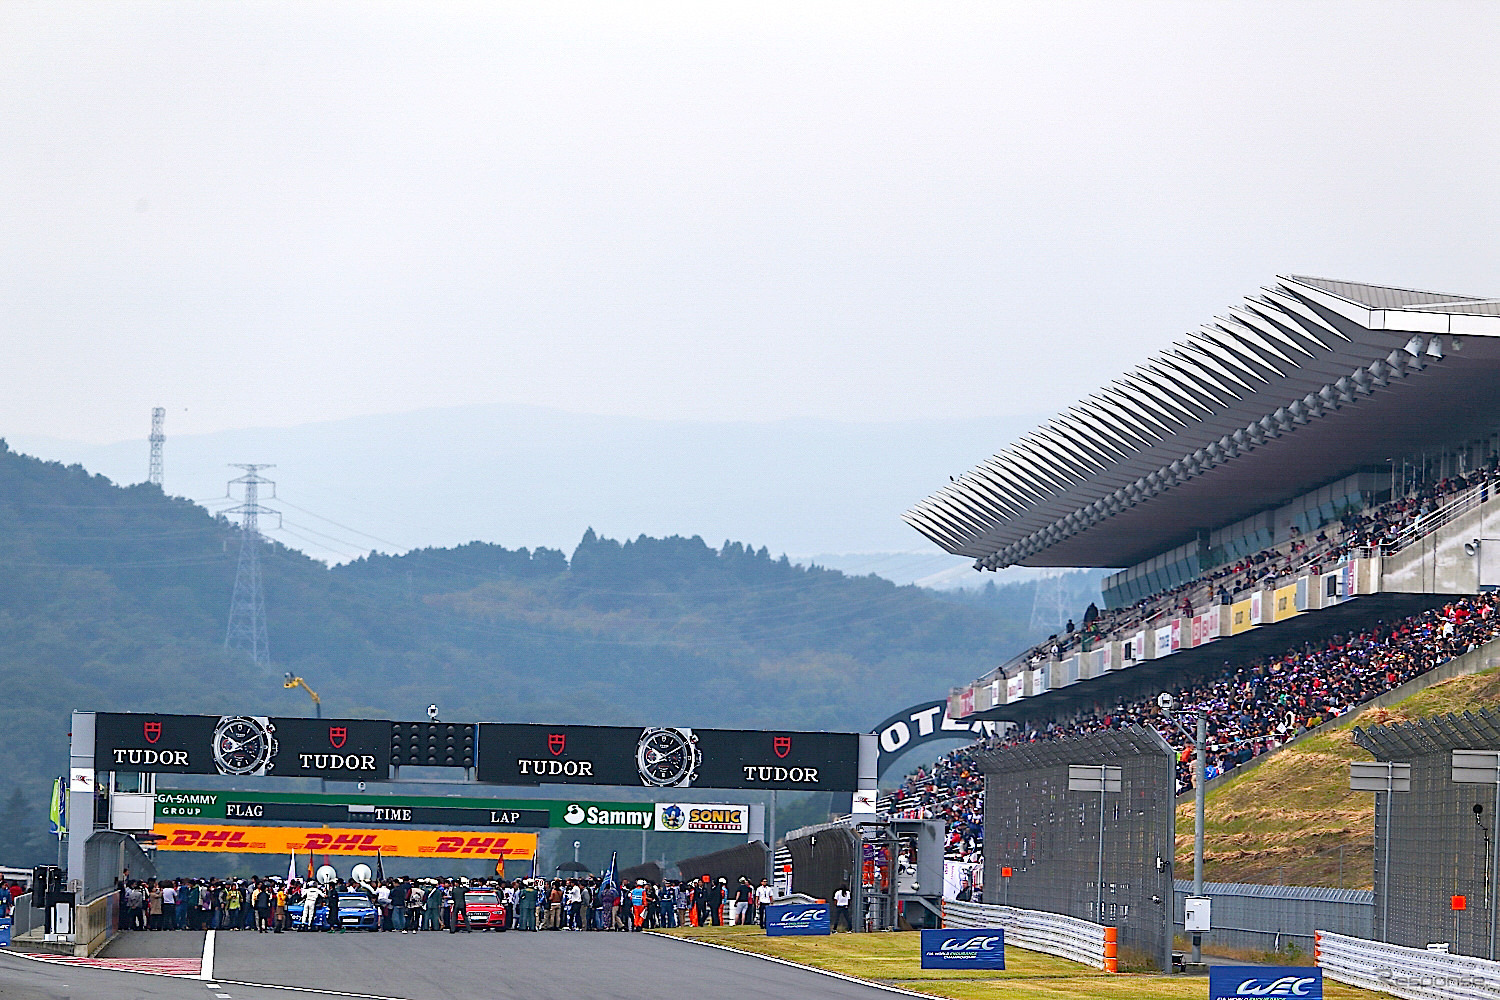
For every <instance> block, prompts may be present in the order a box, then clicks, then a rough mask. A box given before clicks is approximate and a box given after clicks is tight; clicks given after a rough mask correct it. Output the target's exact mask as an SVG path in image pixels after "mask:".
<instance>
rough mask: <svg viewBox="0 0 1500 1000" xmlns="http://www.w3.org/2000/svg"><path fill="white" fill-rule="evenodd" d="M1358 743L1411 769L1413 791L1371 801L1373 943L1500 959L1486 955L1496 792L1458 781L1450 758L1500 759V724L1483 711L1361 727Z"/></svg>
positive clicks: (1384, 794)
mask: <svg viewBox="0 0 1500 1000" xmlns="http://www.w3.org/2000/svg"><path fill="white" fill-rule="evenodd" d="M1354 741H1355V743H1357V744H1358V745H1359V746H1361V747H1363V748H1364V749H1366V750H1368V751H1369V752H1370V753H1372V754H1374V755H1375V757H1376V759H1378V760H1382V761H1393V762H1399V763H1409V764H1410V765H1411V790H1410V791H1396V792H1377V793H1375V912H1374V922H1373V925H1372V928H1371V934H1370V937H1372V938H1374V939H1376V940H1382V941H1388V942H1390V943H1392V944H1398V945H1404V946H1406V947H1409V948H1425V947H1426V946H1427V945H1428V944H1431V943H1434V942H1443V943H1446V944H1447V945H1448V946H1449V949H1450V951H1452V952H1454V953H1455V954H1460V955H1472V956H1476V957H1481V958H1486V959H1492V960H1493V959H1497V958H1500V955H1495V954H1493V953H1492V952H1491V950H1490V949H1491V941H1492V939H1491V931H1490V928H1491V920H1492V917H1493V913H1492V907H1493V906H1494V905H1495V904H1494V899H1493V893H1492V892H1491V886H1490V884H1489V882H1490V880H1489V872H1490V862H1491V860H1492V851H1493V849H1494V842H1495V841H1494V835H1495V831H1496V825H1497V824H1496V815H1495V814H1496V811H1497V810H1496V805H1497V802H1500V789H1497V787H1496V786H1495V785H1494V784H1466V783H1465V784H1460V783H1455V782H1454V781H1453V776H1452V766H1453V765H1452V754H1453V751H1454V750H1500V716H1497V715H1494V714H1491V713H1490V712H1489V711H1488V710H1487V709H1482V710H1480V711H1479V712H1477V713H1474V712H1464V713H1462V714H1459V715H1444V716H1436V717H1434V718H1430V719H1419V720H1416V721H1413V722H1401V723H1395V724H1392V725H1386V726H1370V727H1368V728H1356V729H1355V730H1354ZM1476 806H1477V807H1478V808H1479V810H1480V811H1479V812H1478V813H1476V812H1475V808H1476ZM1457 897H1462V899H1461V900H1459V899H1458V898H1457ZM1459 902H1461V903H1462V908H1459V907H1456V906H1455V905H1454V904H1455V903H1459Z"/></svg>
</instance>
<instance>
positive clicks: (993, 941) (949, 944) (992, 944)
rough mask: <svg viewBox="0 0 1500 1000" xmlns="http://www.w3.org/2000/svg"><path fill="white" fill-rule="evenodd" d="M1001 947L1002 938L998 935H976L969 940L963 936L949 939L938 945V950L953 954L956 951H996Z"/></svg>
mask: <svg viewBox="0 0 1500 1000" xmlns="http://www.w3.org/2000/svg"><path fill="white" fill-rule="evenodd" d="M999 947H1001V945H1000V938H998V937H976V938H969V939H968V940H964V939H963V938H950V939H949V940H947V941H944V942H943V943H942V944H940V945H938V951H943V952H948V953H949V954H952V953H954V952H969V951H994V950H995V949H996V948H999Z"/></svg>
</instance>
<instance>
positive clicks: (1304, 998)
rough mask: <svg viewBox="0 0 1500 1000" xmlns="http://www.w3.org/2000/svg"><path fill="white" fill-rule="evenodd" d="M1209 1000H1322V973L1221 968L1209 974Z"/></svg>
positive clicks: (1299, 969)
mask: <svg viewBox="0 0 1500 1000" xmlns="http://www.w3.org/2000/svg"><path fill="white" fill-rule="evenodd" d="M1208 977H1209V979H1208V982H1209V990H1208V995H1209V997H1210V1000H1234V998H1239V997H1246V998H1248V997H1298V998H1301V1000H1323V970H1322V969H1316V968H1314V969H1309V968H1297V967H1286V966H1283V967H1281V968H1265V967H1261V968H1256V967H1254V966H1250V967H1246V966H1238V967H1236V966H1225V965H1218V966H1214V967H1213V968H1211V969H1209V970H1208Z"/></svg>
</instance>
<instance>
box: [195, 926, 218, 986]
mask: <svg viewBox="0 0 1500 1000" xmlns="http://www.w3.org/2000/svg"><path fill="white" fill-rule="evenodd" d="M198 978H199V979H207V980H209V981H212V980H213V978H214V932H213V931H204V932H203V964H202V965H201V966H199V968H198Z"/></svg>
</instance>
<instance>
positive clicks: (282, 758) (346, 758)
mask: <svg viewBox="0 0 1500 1000" xmlns="http://www.w3.org/2000/svg"><path fill="white" fill-rule="evenodd" d="M390 765H391V724H390V723H389V722H379V721H372V720H369V719H303V718H280V717H273V716H257V715H222V716H213V715H168V714H146V713H140V714H136V713H130V714H127V713H117V712H97V713H95V715H94V767H95V769H96V770H100V771H151V772H157V773H163V774H228V775H235V776H238V777H264V776H274V777H282V778H304V777H305V778H330V779H334V780H343V781H385V780H386V779H387V778H389V777H390Z"/></svg>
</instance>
